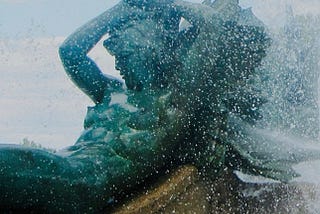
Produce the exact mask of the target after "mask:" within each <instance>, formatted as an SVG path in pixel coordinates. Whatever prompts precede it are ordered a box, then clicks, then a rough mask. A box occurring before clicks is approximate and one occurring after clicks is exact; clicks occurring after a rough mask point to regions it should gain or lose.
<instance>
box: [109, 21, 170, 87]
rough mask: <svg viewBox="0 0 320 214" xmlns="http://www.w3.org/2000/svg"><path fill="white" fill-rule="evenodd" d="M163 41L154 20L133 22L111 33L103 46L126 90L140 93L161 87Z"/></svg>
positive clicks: (164, 49) (164, 52) (161, 33)
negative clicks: (110, 55) (109, 54)
mask: <svg viewBox="0 0 320 214" xmlns="http://www.w3.org/2000/svg"><path fill="white" fill-rule="evenodd" d="M165 43H166V41H165V39H164V30H163V27H162V26H161V25H159V24H158V23H157V22H155V21H153V20H151V19H150V20H139V21H132V22H130V23H128V24H126V25H125V26H123V27H122V28H121V29H118V30H116V31H114V32H112V33H110V37H109V38H108V39H107V40H105V41H104V46H105V47H106V48H107V50H108V51H109V52H110V53H111V54H112V55H113V56H115V60H116V69H117V70H119V71H120V74H121V75H122V76H123V79H124V80H125V82H126V85H127V87H128V89H133V90H142V89H143V88H150V87H153V86H156V85H157V84H162V83H161V81H162V77H163V76H164V72H167V71H164V69H163V66H162V64H163V63H164V57H163V55H165V54H166V45H165Z"/></svg>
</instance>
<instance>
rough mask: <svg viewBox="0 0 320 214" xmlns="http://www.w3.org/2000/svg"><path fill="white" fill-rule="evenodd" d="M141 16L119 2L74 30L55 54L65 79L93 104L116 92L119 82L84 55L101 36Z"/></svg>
mask: <svg viewBox="0 0 320 214" xmlns="http://www.w3.org/2000/svg"><path fill="white" fill-rule="evenodd" d="M119 14H120V15H119ZM143 15H144V13H141V11H140V10H139V9H137V8H133V7H129V6H128V5H127V4H126V3H124V2H120V3H119V4H117V5H116V6H114V7H113V8H111V9H109V10H107V11H105V12H104V13H102V14H101V15H99V16H98V17H96V18H94V19H92V20H91V21H89V22H88V23H86V24H85V25H83V26H82V27H80V28H79V29H77V30H76V31H75V32H74V33H73V34H71V35H70V36H69V37H68V38H67V39H66V40H65V42H64V43H63V44H62V45H61V47H60V49H59V54H60V58H61V60H62V63H63V65H64V68H65V70H66V72H67V74H68V76H69V77H70V78H71V79H72V80H73V82H74V83H75V84H76V85H77V86H78V87H79V88H80V89H81V90H82V91H83V92H84V93H86V94H87V95H88V96H89V97H90V98H91V99H92V100H93V101H94V102H95V103H100V102H102V100H103V99H104V98H105V97H106V96H107V97H108V96H109V95H110V93H111V92H112V91H116V90H119V89H120V88H121V85H122V83H121V82H120V81H118V80H116V79H112V78H110V77H107V76H105V75H104V74H103V73H102V72H101V71H100V69H99V68H98V66H97V65H96V64H95V62H94V61H93V60H92V59H90V58H89V57H88V56H87V54H88V53H89V51H90V50H91V49H92V48H93V47H94V46H95V45H96V44H97V43H98V42H99V40H100V39H101V38H102V37H103V36H104V35H106V34H108V33H110V32H112V31H114V30H115V29H117V28H119V27H120V26H121V25H122V24H124V23H126V22H127V21H128V20H131V19H135V18H141V17H142V16H143Z"/></svg>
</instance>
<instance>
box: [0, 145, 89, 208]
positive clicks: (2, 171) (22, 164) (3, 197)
mask: <svg viewBox="0 0 320 214" xmlns="http://www.w3.org/2000/svg"><path fill="white" fill-rule="evenodd" d="M79 169H80V168H79V167H77V166H76V165H73V164H72V163H71V162H69V161H68V160H67V159H66V158H63V157H60V156H57V155H55V154H52V153H49V152H46V151H43V150H39V149H33V148H27V147H23V146H16V145H0V192H1V194H0V210H3V211H8V210H11V211H19V210H20V211H22V210H24V211H25V210H28V209H31V210H36V211H44V212H72V213H75V212H77V211H79V210H80V209H83V208H86V207H88V204H86V203H87V202H86V201H85V199H86V198H87V197H88V195H90V194H89V193H90V187H89V186H87V185H86V182H85V179H83V175H82V173H81V171H80V170H79Z"/></svg>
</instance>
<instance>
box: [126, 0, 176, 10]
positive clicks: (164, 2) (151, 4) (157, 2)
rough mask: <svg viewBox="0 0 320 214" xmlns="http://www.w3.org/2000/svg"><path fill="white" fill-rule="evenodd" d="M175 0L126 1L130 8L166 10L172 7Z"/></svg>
mask: <svg viewBox="0 0 320 214" xmlns="http://www.w3.org/2000/svg"><path fill="white" fill-rule="evenodd" d="M173 1H174V0H124V2H126V3H127V4H129V5H130V6H135V7H139V8H145V9H155V8H157V9H159V8H166V7H168V6H170V5H172V3H173Z"/></svg>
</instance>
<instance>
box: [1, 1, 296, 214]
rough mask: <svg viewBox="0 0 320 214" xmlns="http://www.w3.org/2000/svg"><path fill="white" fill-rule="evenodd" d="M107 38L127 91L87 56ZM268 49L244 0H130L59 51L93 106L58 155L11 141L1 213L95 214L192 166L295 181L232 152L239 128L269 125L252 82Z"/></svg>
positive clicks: (4, 161)
mask: <svg viewBox="0 0 320 214" xmlns="http://www.w3.org/2000/svg"><path fill="white" fill-rule="evenodd" d="M106 34H108V35H109V37H108V38H107V39H106V40H105V41H104V43H103V44H104V46H105V48H106V49H107V50H108V51H109V53H111V54H112V55H113V56H115V59H116V68H117V69H118V70H119V71H120V74H121V75H122V77H123V79H124V81H125V84H123V83H122V81H119V80H117V79H115V78H112V77H110V76H107V75H105V74H103V73H102V72H101V71H100V69H99V68H98V67H97V65H96V64H95V63H94V62H93V61H92V60H91V59H90V58H89V57H88V56H87V54H88V52H89V51H90V50H91V49H92V48H93V47H94V46H95V45H96V44H97V42H98V41H99V40H100V39H101V38H102V37H103V36H104V35H106ZM268 45H269V38H268V37H267V35H266V33H265V32H264V26H263V24H262V23H261V22H260V21H259V20H258V19H257V18H256V17H254V15H253V14H252V13H250V11H249V10H243V9H241V8H240V6H239V5H238V1H237V0H227V1H225V0H216V1H214V2H213V3H212V2H211V1H205V2H204V4H195V3H188V2H184V1H180V0H166V1H163V0H148V1H141V0H123V1H121V2H120V3H118V4H117V5H116V6H114V7H113V8H111V9H109V10H107V11H106V12H104V13H103V14H101V15H99V16H98V17H96V18H95V19H93V20H91V21H90V22H88V23H87V24H85V25H84V26H82V27H81V28H79V29H78V30H77V31H76V32H74V33H73V34H72V35H71V36H69V37H68V38H67V40H66V41H65V42H64V43H63V44H62V45H61V47H60V50H59V51H60V57H61V60H62V63H63V65H64V68H65V70H66V72H67V74H68V75H69V77H70V78H71V80H73V82H74V83H75V84H76V85H77V86H78V87H79V88H80V89H81V90H82V91H83V92H84V93H86V94H87V95H88V96H89V97H90V98H91V99H92V101H93V102H94V103H95V105H94V106H93V107H89V108H88V113H87V116H86V118H85V122H84V132H83V134H82V135H81V136H80V138H79V139H78V141H77V142H76V143H75V145H74V146H71V147H69V148H66V149H64V150H62V151H59V152H58V153H56V154H51V153H48V152H45V151H42V150H37V149H32V148H22V147H18V146H16V147H13V146H7V145H2V146H1V147H0V169H1V170H0V181H1V182H0V190H1V192H2V195H1V197H0V201H1V202H0V207H1V209H4V210H11V209H13V210H19V209H31V210H32V209H37V210H44V211H51V212H54V211H56V212H58V211H59V212H80V211H81V212H83V211H86V212H97V211H99V210H102V209H103V208H104V207H105V206H107V205H108V204H110V203H113V202H114V201H115V200H117V197H118V196H119V195H121V194H123V193H124V192H127V191H130V189H132V188H133V187H135V186H136V185H138V184H141V183H143V182H144V181H145V179H147V178H148V177H150V176H156V175H157V174H158V173H160V172H161V171H162V170H164V169H170V168H171V167H175V166H178V165H181V164H186V163H191V164H194V165H196V166H197V167H198V168H199V169H200V170H202V171H203V172H204V173H207V174H208V175H210V176H216V175H218V174H219V171H220V170H222V169H224V168H225V167H230V168H232V169H244V170H245V171H246V172H249V173H252V174H259V175H265V176H267V177H272V178H275V179H279V180H283V181H287V180H288V179H290V178H292V176H294V175H295V174H294V173H293V172H292V171H288V170H287V169H288V168H277V167H264V165H263V164H261V163H260V162H259V164H257V163H255V162H254V161H252V160H253V158H252V159H250V158H251V157H250V155H245V153H244V152H243V151H241V148H238V147H236V146H234V145H235V141H237V140H239V139H240V140H241V137H239V136H240V134H239V133H240V132H239V131H238V125H239V124H242V125H243V124H245V125H248V126H250V125H252V124H254V123H255V121H257V120H259V119H260V118H261V115H260V114H259V107H260V106H261V105H262V104H263V103H264V102H265V100H264V99H263V98H262V97H261V96H260V95H259V94H258V93H257V92H254V90H252V86H251V85H250V80H251V77H252V76H254V75H255V68H256V67H257V66H259V65H260V62H261V60H262V58H263V57H264V56H265V51H266V48H267V47H268ZM252 106H255V108H252ZM239 121H240V122H239Z"/></svg>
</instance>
